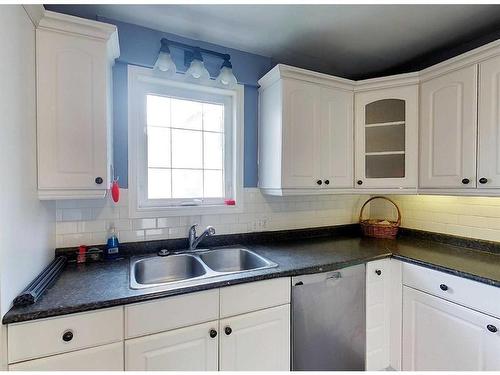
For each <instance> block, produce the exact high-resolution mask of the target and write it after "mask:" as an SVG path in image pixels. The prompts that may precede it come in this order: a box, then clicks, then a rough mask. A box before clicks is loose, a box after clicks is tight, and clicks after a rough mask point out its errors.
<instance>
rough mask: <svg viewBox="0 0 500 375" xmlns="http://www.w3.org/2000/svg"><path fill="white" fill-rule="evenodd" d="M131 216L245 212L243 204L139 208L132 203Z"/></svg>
mask: <svg viewBox="0 0 500 375" xmlns="http://www.w3.org/2000/svg"><path fill="white" fill-rule="evenodd" d="M129 207H130V209H129V211H130V212H129V215H130V217H131V218H154V217H168V216H197V215H218V214H233V213H241V212H243V204H242V202H239V203H237V204H236V205H234V206H229V205H225V204H220V205H205V206H172V207H145V208H138V207H136V206H135V205H134V204H133V202H130V206H129Z"/></svg>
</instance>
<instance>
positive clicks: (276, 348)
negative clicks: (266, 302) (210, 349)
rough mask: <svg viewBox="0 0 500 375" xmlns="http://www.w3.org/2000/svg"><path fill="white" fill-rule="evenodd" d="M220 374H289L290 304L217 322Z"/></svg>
mask: <svg viewBox="0 0 500 375" xmlns="http://www.w3.org/2000/svg"><path fill="white" fill-rule="evenodd" d="M219 360H220V366H219V367H220V370H221V371H241V370H244V371H289V370H290V305H289V304H287V305H282V306H278V307H274V308H270V309H265V310H260V311H255V312H251V313H248V314H243V315H238V316H234V317H231V318H226V319H222V320H221V321H220V348H219Z"/></svg>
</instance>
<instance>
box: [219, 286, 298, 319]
mask: <svg viewBox="0 0 500 375" xmlns="http://www.w3.org/2000/svg"><path fill="white" fill-rule="evenodd" d="M290 291H291V280H290V278H289V277H281V278H279V279H272V280H263V281H257V282H251V283H247V284H241V285H234V286H229V287H226V288H221V289H220V317H221V318H225V317H228V316H233V315H238V314H244V313H247V312H250V311H256V310H261V309H265V308H268V307H274V306H279V305H284V304H287V303H290Z"/></svg>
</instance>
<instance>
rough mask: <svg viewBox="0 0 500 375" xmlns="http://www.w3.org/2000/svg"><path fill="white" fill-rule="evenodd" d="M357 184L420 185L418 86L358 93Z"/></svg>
mask: <svg viewBox="0 0 500 375" xmlns="http://www.w3.org/2000/svg"><path fill="white" fill-rule="evenodd" d="M355 100H356V160H355V171H356V187H357V188H411V187H416V186H417V144H418V143H417V142H418V139H417V138H418V86H416V85H412V86H406V87H396V88H389V89H381V90H374V91H367V92H361V93H357V94H356V96H355Z"/></svg>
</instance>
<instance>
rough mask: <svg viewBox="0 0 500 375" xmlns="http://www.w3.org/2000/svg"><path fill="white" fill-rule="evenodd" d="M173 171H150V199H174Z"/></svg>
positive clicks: (151, 169) (153, 169) (150, 169)
mask: <svg viewBox="0 0 500 375" xmlns="http://www.w3.org/2000/svg"><path fill="white" fill-rule="evenodd" d="M170 172H171V169H155V168H149V169H148V199H165V198H172V194H171V193H172V190H171V184H170V182H171V175H170Z"/></svg>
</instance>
